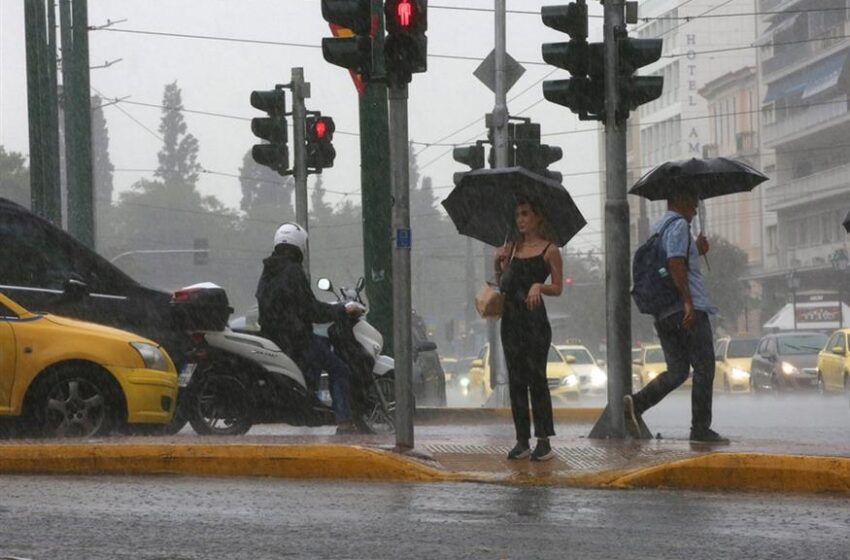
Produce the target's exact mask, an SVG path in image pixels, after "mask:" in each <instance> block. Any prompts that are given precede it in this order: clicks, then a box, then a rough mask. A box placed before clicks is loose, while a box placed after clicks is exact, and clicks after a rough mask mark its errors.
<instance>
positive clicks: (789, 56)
mask: <svg viewBox="0 0 850 560" xmlns="http://www.w3.org/2000/svg"><path fill="white" fill-rule="evenodd" d="M848 35H850V20H839V21H837V22H835V24H834V25H832V26H831V27H829V28H828V29H822V30H819V31H818V32H817V35H816V36H813V37H811V38H809V37H799V38H795V39H794V41H808V42H801V43H794V44H792V45H785V46H784V47H782V48H781V50H780V51H779V52H776V53H774V55H773V56H772V57H770V58H766V59H764V60H763V61H762V64H761V71H762V75H763V76H764V77H772V74H774V73H779V72H781V73H783V74H787V73H791V72H792V71H794V70H797V69H798V68H800V67H801V66H803V64H800V63H801V62H807V63H811V62H814V60H812V59H814V58H816V57H819V56H820V54H821V53H823V52H826V51H829V50H831V49H833V47H835V46H837V45H839V44H843V45H846V44H847V36H848Z"/></svg>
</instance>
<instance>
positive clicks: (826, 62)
mask: <svg viewBox="0 0 850 560" xmlns="http://www.w3.org/2000/svg"><path fill="white" fill-rule="evenodd" d="M847 56H848V51H844V52H840V53H838V54H835V55H833V56H830V57H829V58H825V59H823V60H821V61H820V62H818V63H817V64H815V65H814V66H808V67H806V68H804V69H802V70H800V71H799V72H795V73H794V74H791V75H790V76H786V77H784V78H781V79H779V80H777V81H775V82H773V83H771V84H768V86H767V93H766V94H765V96H764V103H770V102H771V101H775V100H777V99H782V98H783V97H791V96H794V95H800V96H801V97H802V98H803V99H805V98H807V97H812V96H814V95H817V94H819V93H822V92H824V91H826V90H828V89H830V88H832V87H834V86H835V85H836V84H838V81H839V80H840V79H841V74H842V73H843V72H844V67H845V65H846V63H847Z"/></svg>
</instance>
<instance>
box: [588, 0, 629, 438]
mask: <svg viewBox="0 0 850 560" xmlns="http://www.w3.org/2000/svg"><path fill="white" fill-rule="evenodd" d="M623 6H624V4H623V3H622V2H605V6H604V14H605V15H604V18H605V29H604V40H605V160H606V161H607V165H606V170H605V183H606V185H605V191H606V199H605V298H606V323H607V347H608V348H607V350H608V406H607V408H606V409H605V413H604V414H603V415H602V417H601V418H600V419H599V420H598V421H597V423H596V425H595V426H594V427H593V430H592V431H591V433H590V437H592V438H624V437H625V422H624V418H623V397H624V396H625V395H627V394H631V392H632V374H631V303H630V300H629V283H630V278H631V274H630V272H629V263H630V262H631V258H630V256H629V202H628V200H627V199H626V122H627V121H626V117H627V115H623V114H619V113H618V108H619V107H620V84H619V80H618V78H619V76H618V71H617V70H618V68H619V63H620V61H619V52H618V48H617V35H618V33H620V32H621V31H622V30H624V29H625V13H624V11H623Z"/></svg>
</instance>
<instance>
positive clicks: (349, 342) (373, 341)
mask: <svg viewBox="0 0 850 560" xmlns="http://www.w3.org/2000/svg"><path fill="white" fill-rule="evenodd" d="M316 285H317V287H318V288H319V289H320V290H322V291H324V292H328V293H331V294H333V295H335V296H336V297H337V301H338V302H339V303H340V304H342V305H345V304H348V303H358V304H360V305H362V306H364V308H365V304H364V302H363V298H362V297H361V293H362V291H363V287H364V281H363V278H362V277H361V278H360V279H359V280H358V281H357V285H356V286H355V287H354V288H344V287H340V288H339V290H335V289H334V286H333V284H332V283H331V281H330V280H328V279H327V278H320V279H319V280H318V282H317V283H316ZM327 335H328V338H329V339H330V341H331V345H332V347H333V349H334V352H335V353H336V354H337V356H339V357H340V359H342V361H343V362H345V363H346V364H348V367H350V368H351V370H352V390H351V393H352V412H353V413H354V421H355V423H356V424H358V427H360V428H361V429H363V430H364V431H370V432H375V433H393V432H395V362H394V360H393V359H392V358H391V357H389V356H386V355H383V354H381V351H382V350H383V348H384V337H383V336H381V333H380V332H379V331H378V329H376V328H375V327H373V326H372V325H370V324H369V322H368V321H367V320H366V314H365V313H364V314H363V315H361V316H360V317H357V318H352V317H346V318H345V319H344V320H342V321H338V322H335V323H332V324H331V325H330V326H329V327H328V329H327Z"/></svg>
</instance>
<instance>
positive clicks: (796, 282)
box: [785, 270, 800, 331]
mask: <svg viewBox="0 0 850 560" xmlns="http://www.w3.org/2000/svg"><path fill="white" fill-rule="evenodd" d="M785 283H786V284H787V286H788V289H789V290H791V307H792V313H793V315H794V330H795V331H796V330H797V288H799V287H800V277H799V276H797V271H796V270H792V271H791V272H789V273H788V274H787V275H786V276H785Z"/></svg>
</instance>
